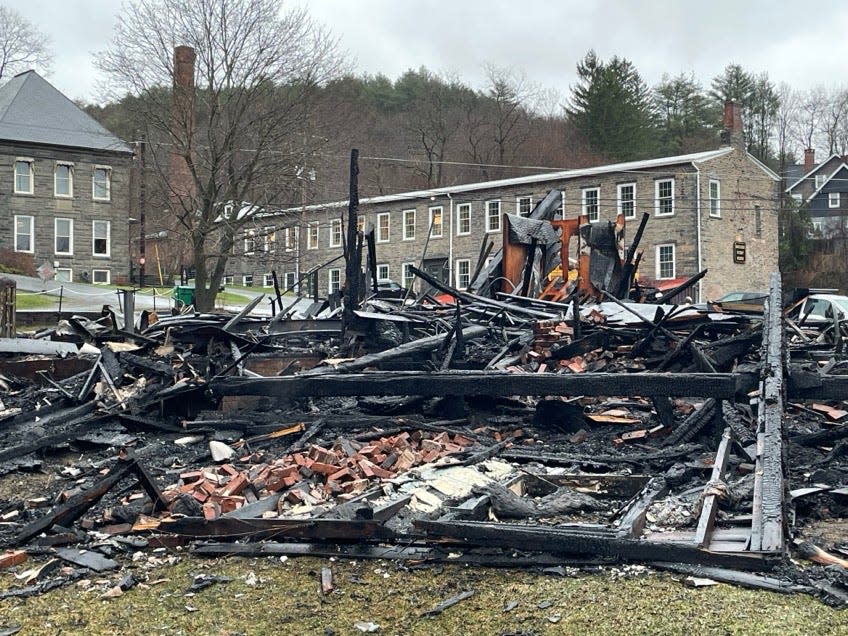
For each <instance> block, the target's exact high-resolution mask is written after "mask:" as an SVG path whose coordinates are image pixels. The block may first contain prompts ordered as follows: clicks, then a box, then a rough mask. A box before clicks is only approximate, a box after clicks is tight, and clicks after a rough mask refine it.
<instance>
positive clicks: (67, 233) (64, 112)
mask: <svg viewBox="0 0 848 636" xmlns="http://www.w3.org/2000/svg"><path fill="white" fill-rule="evenodd" d="M132 156H133V152H132V149H131V148H130V147H129V146H127V145H126V144H125V143H124V142H123V141H121V140H120V139H118V138H117V137H115V136H114V135H113V134H111V133H110V132H109V131H108V130H106V129H105V128H104V127H103V126H101V125H100V124H99V123H97V122H96V121H95V120H94V119H92V118H91V117H89V116H88V115H87V114H86V113H85V112H83V111H82V110H81V109H80V108H79V107H78V106H77V105H76V104H74V103H73V102H72V101H71V100H70V99H68V98H67V97H66V96H65V95H63V94H62V93H61V92H59V91H58V90H57V89H56V88H55V87H53V86H52V85H51V84H50V83H49V82H47V81H46V80H45V79H43V78H42V77H41V76H40V75H38V73H36V72H35V71H26V72H24V73H21V74H19V75H16V76H15V77H13V78H12V79H11V80H9V81H8V82H7V83H6V84H5V85H3V86H2V87H0V219H2V222H0V251H5V252H11V253H14V254H13V256H14V257H15V258H16V259H20V258H31V259H32V261H33V263H34V265H35V266H36V267H38V268H42V266H44V267H43V268H42V271H47V272H48V273H52V275H53V276H54V278H55V280H56V281H76V282H91V283H100V284H109V283H121V282H126V280H127V275H128V270H129V210H130V169H131V164H132ZM45 264H46V265H45Z"/></svg>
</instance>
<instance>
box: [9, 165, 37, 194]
mask: <svg viewBox="0 0 848 636" xmlns="http://www.w3.org/2000/svg"><path fill="white" fill-rule="evenodd" d="M19 163H25V164H27V176H26V178H27V182H28V185H29V189H27V190H22V189H19V188H18V164H19ZM12 179H13V181H14V192H15V194H32V193H33V192H34V191H35V160H34V159H32V158H31V157H16V158H15V164H14V165H13V166H12Z"/></svg>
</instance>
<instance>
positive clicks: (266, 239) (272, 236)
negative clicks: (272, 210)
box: [262, 225, 277, 254]
mask: <svg viewBox="0 0 848 636" xmlns="http://www.w3.org/2000/svg"><path fill="white" fill-rule="evenodd" d="M262 251H263V252H265V253H266V254H273V253H274V252H276V251H277V230H276V229H275V228H274V226H273V225H268V226H265V227H263V228H262Z"/></svg>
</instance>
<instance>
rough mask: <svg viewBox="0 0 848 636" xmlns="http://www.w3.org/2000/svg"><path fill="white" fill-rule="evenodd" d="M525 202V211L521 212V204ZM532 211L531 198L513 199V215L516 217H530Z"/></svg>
mask: <svg viewBox="0 0 848 636" xmlns="http://www.w3.org/2000/svg"><path fill="white" fill-rule="evenodd" d="M524 201H526V202H527V211H526V212H522V211H521V204H522V202H524ZM532 211H533V197H515V213H516V214H517V215H518V216H530V213H531V212H532Z"/></svg>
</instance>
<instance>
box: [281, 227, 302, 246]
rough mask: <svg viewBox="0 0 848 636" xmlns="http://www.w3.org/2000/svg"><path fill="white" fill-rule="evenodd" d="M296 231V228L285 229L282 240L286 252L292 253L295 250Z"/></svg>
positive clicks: (297, 233)
mask: <svg viewBox="0 0 848 636" xmlns="http://www.w3.org/2000/svg"><path fill="white" fill-rule="evenodd" d="M298 230H299V228H297V227H287V228H286V231H285V234H284V236H283V240H284V241H285V250H286V251H287V252H293V251H295V250H296V249H297V239H298V235H299V232H298Z"/></svg>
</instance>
